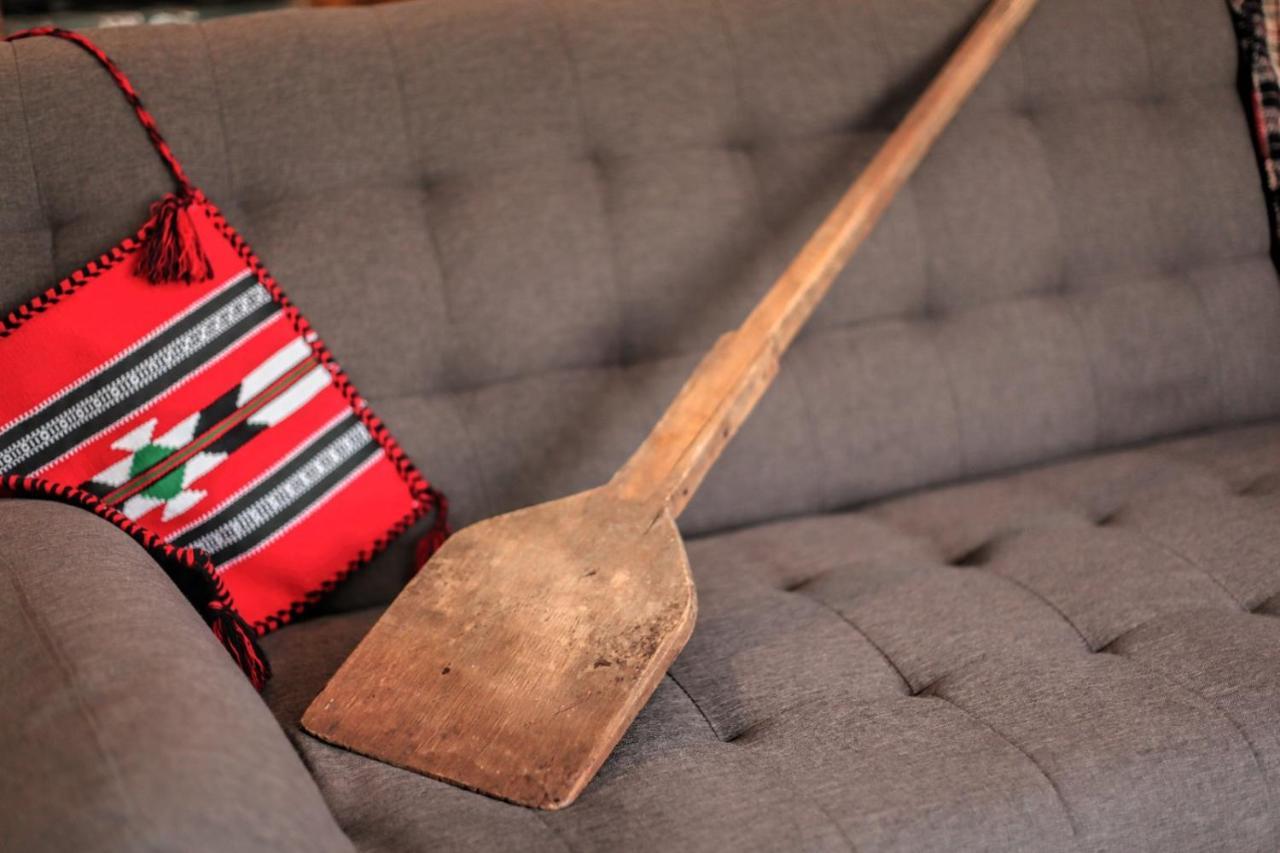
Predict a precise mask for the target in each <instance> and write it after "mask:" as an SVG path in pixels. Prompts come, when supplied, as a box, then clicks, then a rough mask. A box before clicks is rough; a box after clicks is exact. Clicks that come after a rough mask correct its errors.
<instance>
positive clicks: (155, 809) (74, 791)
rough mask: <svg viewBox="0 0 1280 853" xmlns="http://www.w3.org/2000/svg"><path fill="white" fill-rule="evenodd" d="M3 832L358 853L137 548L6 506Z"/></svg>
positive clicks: (241, 681) (237, 677)
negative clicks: (354, 851) (353, 850)
mask: <svg viewBox="0 0 1280 853" xmlns="http://www.w3.org/2000/svg"><path fill="white" fill-rule="evenodd" d="M0 838H2V839H4V841H5V843H4V845H3V846H4V847H5V848H6V849H10V845H12V847H11V849H13V850H35V849H40V850H50V849H53V850H64V849H66V850H72V849H74V850H98V849H103V850H106V849H110V850H122V849H130V850H132V849H191V848H193V847H194V848H204V847H210V848H217V849H221V850H259V849H261V850H268V849H270V850H279V849H308V850H348V849H350V843H349V842H348V841H347V839H346V837H345V836H344V835H343V834H342V832H341V830H339V828H338V826H337V824H336V823H335V821H334V819H333V816H332V815H331V814H330V812H329V810H328V808H327V807H326V806H325V803H324V800H323V798H322V797H321V795H320V792H319V790H318V789H317V788H316V786H315V783H314V781H313V780H312V778H311V776H310V775H309V774H308V773H307V771H306V768H305V767H304V766H303V764H302V762H301V760H300V759H299V758H298V756H297V754H296V753H295V752H294V751H293V749H292V747H291V746H290V745H289V743H288V740H287V739H286V738H285V736H284V733H283V732H282V731H281V730H280V728H279V726H278V725H277V724H276V722H275V720H274V719H273V718H272V716H271V714H270V712H269V711H268V710H267V708H266V706H265V705H264V704H263V703H262V701H261V700H260V699H259V697H258V696H257V694H256V693H255V692H254V690H253V688H252V687H251V686H250V685H249V683H248V681H247V680H246V679H245V677H244V676H243V675H242V674H241V672H240V671H239V669H237V667H236V666H235V664H234V662H233V661H232V660H231V658H230V657H229V656H228V655H227V653H226V652H225V651H224V650H223V649H222V647H221V646H220V645H219V643H218V642H217V640H215V639H214V637H213V635H212V634H211V633H210V631H209V629H208V628H207V627H206V626H205V624H204V622H203V621H202V620H201V619H200V617H199V616H198V615H197V614H196V612H195V611H194V610H193V609H192V608H191V606H190V605H189V604H188V603H187V602H186V600H185V599H184V598H183V597H182V595H181V594H180V593H179V592H178V591H177V589H176V588H175V587H174V586H173V585H172V584H171V583H170V582H169V580H168V578H167V577H166V576H165V574H164V572H163V570H162V569H161V568H160V567H159V566H158V565H157V564H156V563H155V562H154V561H153V560H152V559H151V558H150V557H149V556H148V555H147V553H146V552H145V551H144V550H143V549H142V548H141V547H140V546H138V545H137V544H136V543H135V542H134V541H133V540H132V539H130V538H129V537H128V536H126V535H125V534H123V533H121V532H120V531H118V530H117V529H116V528H114V527H112V526H111V525H110V524H108V523H107V522H105V521H103V520H101V519H99V518H97V517H95V516H94V515H93V514H91V513H88V512H85V511H84V510H81V509H77V508H74V507H70V506H65V505H62V504H58V503H53V502H48V501H31V500H2V501H0Z"/></svg>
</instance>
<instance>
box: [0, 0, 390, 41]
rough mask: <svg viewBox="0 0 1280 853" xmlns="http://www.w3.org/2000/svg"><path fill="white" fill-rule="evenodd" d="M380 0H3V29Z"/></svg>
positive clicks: (183, 18) (131, 22) (155, 20)
mask: <svg viewBox="0 0 1280 853" xmlns="http://www.w3.org/2000/svg"><path fill="white" fill-rule="evenodd" d="M369 2H377V0H215V2H202V0H187V2H181V0H179V2H172V0H170V2H157V3H148V2H145V0H0V33H13V32H17V31H18V30H23V29H26V28H28V27H36V26H43V25H46V24H56V25H58V26H60V27H67V28H69V29H83V28H85V27H124V26H136V25H139V24H173V23H189V22H191V21H198V20H202V19H207V18H219V17H222V16H224V15H239V14H243V13H245V12H259V11H262V10H264V9H278V8H280V7H282V6H347V5H364V4H366V3H369Z"/></svg>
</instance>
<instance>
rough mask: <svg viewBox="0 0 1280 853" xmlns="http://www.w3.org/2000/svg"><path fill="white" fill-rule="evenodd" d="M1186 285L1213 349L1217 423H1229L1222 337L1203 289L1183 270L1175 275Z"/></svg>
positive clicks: (1221, 424)
mask: <svg viewBox="0 0 1280 853" xmlns="http://www.w3.org/2000/svg"><path fill="white" fill-rule="evenodd" d="M1177 277H1178V278H1179V279H1181V280H1182V283H1183V284H1185V285H1186V287H1187V289H1188V290H1190V291H1191V293H1192V295H1193V296H1194V297H1195V301H1196V305H1198V306H1199V308H1200V314H1201V316H1202V317H1203V318H1204V328H1205V330H1206V331H1207V332H1208V334H1209V346H1210V348H1212V349H1213V366H1214V371H1213V384H1214V390H1215V391H1216V392H1217V396H1218V425H1219V426H1226V425H1228V424H1229V423H1230V420H1229V415H1228V412H1227V382H1226V372H1227V371H1226V359H1225V358H1224V357H1223V351H1224V349H1225V348H1224V347H1223V346H1222V338H1221V335H1219V333H1218V332H1219V330H1218V324H1217V323H1216V322H1214V317H1213V313H1212V312H1211V311H1210V310H1209V302H1208V300H1207V299H1205V297H1204V291H1202V290H1201V289H1200V285H1199V284H1197V283H1196V282H1195V281H1194V280H1193V279H1192V278H1191V276H1189V275H1187V274H1186V273H1185V272H1183V273H1179V275H1178V276H1177Z"/></svg>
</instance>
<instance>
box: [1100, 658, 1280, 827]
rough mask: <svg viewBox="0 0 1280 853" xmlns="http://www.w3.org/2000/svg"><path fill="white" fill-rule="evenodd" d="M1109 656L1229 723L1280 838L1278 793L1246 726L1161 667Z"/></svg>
mask: <svg viewBox="0 0 1280 853" xmlns="http://www.w3.org/2000/svg"><path fill="white" fill-rule="evenodd" d="M1117 639H1119V638H1117ZM1112 642H1113V643H1114V642H1115V640H1113V641H1112ZM1108 654H1111V655H1112V656H1114V657H1116V658H1119V659H1120V660H1122V661H1124V662H1126V663H1128V664H1130V665H1132V666H1134V667H1137V668H1138V669H1143V670H1146V671H1147V672H1149V673H1151V674H1153V675H1155V676H1156V677H1158V678H1162V679H1164V680H1165V681H1166V682H1168V683H1169V684H1172V685H1173V686H1174V687H1176V688H1177V689H1179V690H1181V691H1182V692H1183V693H1186V694H1187V695H1188V696H1191V697H1193V698H1194V699H1195V700H1197V702H1198V703H1200V704H1202V705H1204V706H1206V707H1207V708H1208V709H1209V710H1211V711H1213V712H1214V713H1215V714H1217V715H1218V716H1219V717H1221V718H1222V719H1224V720H1226V721H1227V723H1228V724H1229V725H1230V726H1231V728H1232V729H1234V730H1235V732H1236V734H1237V735H1239V736H1240V739H1241V740H1242V741H1244V744H1245V746H1247V747H1248V748H1249V752H1250V754H1251V755H1252V756H1253V763H1254V766H1255V767H1257V769H1258V775H1259V776H1260V777H1262V787H1263V789H1264V790H1265V791H1266V793H1267V799H1268V800H1270V801H1271V804H1272V806H1273V808H1272V809H1271V811H1270V812H1269V817H1270V818H1271V836H1272V837H1273V838H1276V837H1280V819H1278V818H1277V817H1276V814H1277V809H1276V808H1274V806H1275V805H1276V792H1275V789H1274V787H1273V786H1272V784H1271V779H1270V777H1269V776H1268V775H1267V770H1266V763H1265V762H1264V761H1263V760H1262V754H1261V753H1260V752H1259V751H1258V748H1257V746H1255V745H1254V743H1253V740H1252V739H1251V738H1250V737H1249V734H1248V732H1246V731H1245V729H1244V726H1242V725H1241V724H1240V723H1239V722H1238V721H1236V719H1235V718H1234V717H1232V716H1231V715H1230V714H1229V713H1227V710H1226V708H1224V707H1223V706H1222V705H1221V704H1219V703H1218V702H1215V701H1214V700H1212V699H1210V698H1209V697H1207V696H1205V695H1204V694H1203V693H1201V692H1200V691H1198V690H1195V689H1193V688H1192V687H1190V686H1189V685H1188V684H1186V683H1185V682H1183V681H1182V680H1181V679H1178V678H1176V677H1174V676H1173V674H1172V673H1170V672H1168V671H1166V670H1164V669H1160V668H1159V667H1156V666H1153V665H1152V664H1150V663H1148V662H1147V661H1140V660H1137V659H1135V658H1133V657H1130V656H1129V655H1124V654H1118V653H1116V652H1109V653H1108Z"/></svg>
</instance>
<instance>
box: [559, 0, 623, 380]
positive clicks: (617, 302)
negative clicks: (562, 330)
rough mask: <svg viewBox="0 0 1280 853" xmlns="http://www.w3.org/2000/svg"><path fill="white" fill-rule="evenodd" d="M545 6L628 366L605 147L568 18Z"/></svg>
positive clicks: (618, 349)
mask: <svg viewBox="0 0 1280 853" xmlns="http://www.w3.org/2000/svg"><path fill="white" fill-rule="evenodd" d="M542 6H543V8H544V9H546V11H547V16H548V17H549V18H551V24H552V26H553V27H554V28H555V31H556V38H557V39H559V41H560V49H561V50H562V51H564V58H565V64H566V65H567V66H568V68H569V81H570V83H571V85H572V87H573V109H574V114H575V115H576V116H577V118H578V139H579V142H580V144H581V145H582V148H583V154H584V155H585V156H586V158H587V160H588V162H589V163H590V164H591V172H592V176H593V178H594V180H593V184H594V186H595V188H596V191H597V199H596V201H597V203H598V205H599V208H600V214H601V217H600V218H601V221H602V222H603V223H604V226H603V230H604V233H605V236H606V237H607V238H608V241H609V246H608V255H609V284H610V286H611V289H612V290H613V304H614V309H615V313H616V315H617V320H616V322H617V332H616V333H615V335H614V338H615V340H614V358H615V359H616V361H617V363H618V365H620V366H625V365H626V364H627V362H628V359H629V358H630V355H629V353H628V351H627V324H626V317H627V304H626V301H625V300H624V299H623V298H622V273H621V271H620V270H619V269H618V245H619V241H618V235H617V233H616V232H615V230H614V227H613V217H612V216H610V215H609V209H610V204H609V190H608V187H607V186H606V182H605V179H604V175H603V174H602V172H603V171H604V164H603V163H602V162H601V161H600V150H601V149H600V148H599V147H598V146H597V143H596V142H595V140H594V139H593V138H592V133H591V122H589V121H588V120H587V106H586V102H585V101H584V100H583V98H584V92H585V89H584V87H583V85H582V74H581V72H580V71H579V68H578V59H577V57H575V56H574V53H573V47H572V44H571V42H570V39H569V30H568V27H566V26H565V22H564V19H563V18H562V17H561V15H560V10H559V9H558V8H557V7H556V2H555V0H542Z"/></svg>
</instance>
